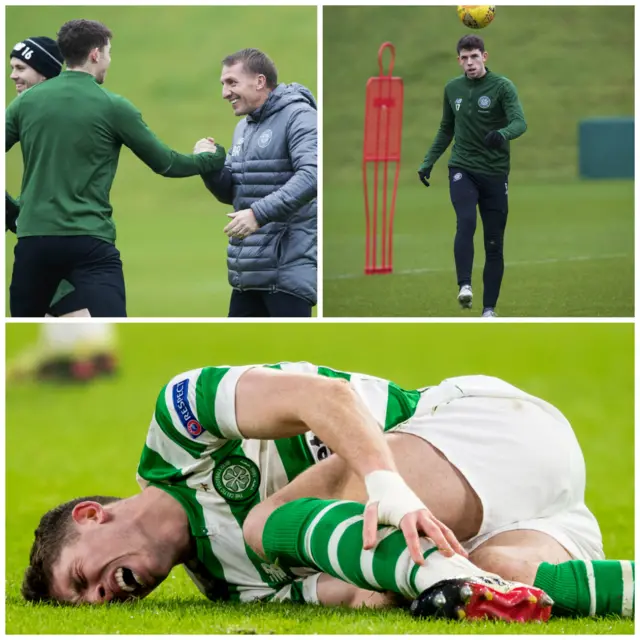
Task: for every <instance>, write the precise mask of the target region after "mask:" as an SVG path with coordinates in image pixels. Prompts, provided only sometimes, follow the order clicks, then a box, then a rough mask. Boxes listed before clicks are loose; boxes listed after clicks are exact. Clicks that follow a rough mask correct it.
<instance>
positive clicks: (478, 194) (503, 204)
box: [418, 35, 527, 317]
mask: <svg viewBox="0 0 640 640" xmlns="http://www.w3.org/2000/svg"><path fill="white" fill-rule="evenodd" d="M457 51H458V64H459V65H460V66H461V67H462V70H463V71H464V75H462V76H458V77H456V78H454V79H453V80H450V81H449V82H448V83H447V85H446V86H445V89H444V104H443V112H442V121H441V122H440V128H439V129H438V133H437V134H436V137H435V140H434V141H433V144H432V145H431V147H430V149H429V151H427V155H426V156H425V158H424V162H423V163H422V165H420V169H419V170H418V175H419V177H420V180H421V181H422V183H423V184H424V185H425V186H427V187H428V186H429V179H430V176H431V170H432V169H433V165H434V164H435V163H436V161H437V160H438V158H439V157H440V156H441V155H442V154H443V153H444V152H445V150H446V149H447V147H448V146H449V144H450V143H451V141H452V140H454V144H453V150H452V152H451V158H450V159H449V189H450V194H451V202H452V204H453V207H454V209H455V212H456V218H457V228H456V237H455V242H454V248H453V251H454V256H455V262H456V273H457V277H458V287H459V291H458V302H459V303H460V306H461V307H462V308H463V309H468V308H470V307H471V303H472V300H473V292H472V289H471V271H472V268H473V236H474V234H475V230H476V206H477V207H478V209H479V210H480V217H481V218H482V227H483V231H484V249H485V254H486V260H485V265H484V273H483V283H484V291H483V309H482V316H483V317H493V316H495V315H496V313H495V308H496V305H497V303H498V296H499V294H500V285H501V284H502V276H503V273H504V257H503V244H504V232H505V227H506V225H507V214H508V210H509V207H508V195H509V166H510V164H509V162H510V150H509V141H510V140H514V139H516V138H518V137H519V136H521V135H522V134H523V133H524V132H525V131H526V129H527V124H526V122H525V120H524V114H523V111H522V105H521V104H520V100H519V99H518V94H517V92H516V88H515V86H514V84H513V83H512V82H511V81H510V80H509V79H508V78H505V77H504V76H499V75H497V74H495V73H493V72H492V71H491V70H490V69H489V68H488V67H486V66H485V63H486V61H487V57H488V54H487V52H486V51H485V48H484V42H483V40H482V38H479V37H478V36H475V35H468V36H464V37H463V38H461V39H460V40H459V41H458V45H457Z"/></svg>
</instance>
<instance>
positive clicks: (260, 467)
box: [137, 362, 420, 602]
mask: <svg viewBox="0 0 640 640" xmlns="http://www.w3.org/2000/svg"><path fill="white" fill-rule="evenodd" d="M260 366H265V367H271V368H275V369H281V370H282V371H287V372H299V373H307V374H314V375H321V376H327V377H338V378H344V379H346V380H348V381H349V382H350V384H351V386H352V388H353V389H354V391H356V393H358V395H359V396H360V397H361V398H362V400H363V401H364V402H365V404H366V406H367V408H368V409H369V411H370V412H371V413H372V414H373V416H374V417H375V419H376V421H377V422H378V424H379V425H380V427H381V428H382V429H384V430H388V429H391V428H393V427H394V426H396V425H398V424H400V423H402V422H404V421H405V420H408V419H409V418H410V417H411V416H412V415H413V414H414V413H415V410H416V406H417V404H418V400H419V397H420V392H419V391H405V390H404V389H401V388H400V387H398V386H397V385H396V384H394V383H393V382H389V381H388V380H383V379H381V378H376V377H374V376H367V375H362V374H357V373H347V372H343V371H337V370H335V369H330V368H328V367H318V366H316V365H313V364H310V363H308V362H296V363H290V362H285V363H280V364H276V365H250V366H237V367H234V366H220V367H204V368H202V369H194V370H193V371H187V372H185V373H181V374H179V375H177V376H175V377H174V378H173V379H172V380H171V381H170V382H169V383H168V384H167V385H166V386H165V387H164V388H163V389H162V391H161V392H160V394H159V396H158V400H157V402H156V408H155V413H154V416H153V419H152V421H151V426H150V427H149V432H148V434H147V440H146V443H145V446H144V449H143V452H142V457H141V459H140V463H139V466H138V473H137V479H138V483H139V485H140V486H141V487H142V488H144V487H146V486H148V485H153V486H155V487H159V488H161V489H163V490H165V491H167V492H168V493H169V494H170V495H172V496H173V497H175V498H176V499H177V500H179V501H180V503H181V504H182V506H183V507H184V509H185V511H186V512H187V515H188V517H189V524H190V527H191V533H192V535H193V537H194V539H195V541H196V545H197V556H198V561H197V562H194V563H193V564H190V565H189V566H188V567H187V571H188V573H189V574H190V576H191V578H192V579H193V580H194V582H195V583H196V584H197V585H198V587H199V588H200V590H201V591H202V592H203V593H204V594H205V595H206V596H207V597H208V598H210V599H213V600H217V599H223V600H234V601H241V602H248V601H251V600H256V599H263V600H293V601H298V602H304V601H306V600H308V599H309V597H308V594H306V593H305V588H304V580H302V579H301V577H300V576H301V575H308V574H309V572H305V574H302V573H300V574H298V575H294V574H293V573H290V572H287V571H285V570H283V569H282V568H281V567H278V566H275V565H271V564H269V563H267V562H265V561H263V560H262V559H261V558H259V557H258V556H257V555H256V554H255V553H254V552H253V551H252V550H251V549H250V548H249V547H248V546H247V545H246V544H245V542H244V539H243V536H242V524H243V522H244V520H245V518H246V517H247V514H248V513H249V511H250V510H251V509H252V507H253V506H255V505H256V504H257V503H258V502H260V501H261V500H264V499H265V498H268V497H269V496H270V495H272V494H273V493H275V492H276V491H278V490H279V489H281V488H282V487H284V486H285V485H286V484H287V483H289V482H290V481H291V480H293V478H295V477H296V476H297V475H299V474H300V473H301V472H303V471H304V470H305V469H307V468H309V467H310V466H311V465H313V464H315V463H316V462H318V461H319V460H323V459H324V458H326V457H327V456H328V455H330V454H331V451H330V450H329V449H328V447H327V446H326V445H325V444H324V443H323V442H322V441H320V440H319V439H318V438H317V437H316V436H315V435H314V434H313V433H311V432H307V433H305V434H303V435H299V436H295V437H292V438H282V439H280V440H247V439H243V437H242V434H241V433H240V431H239V430H238V425H237V423H236V413H235V390H236V384H237V382H238V379H239V378H240V376H241V375H242V374H243V373H244V372H245V371H247V370H248V369H251V368H253V367H260ZM345 428H348V425H345Z"/></svg>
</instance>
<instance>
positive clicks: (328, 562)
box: [23, 362, 635, 621]
mask: <svg viewBox="0 0 640 640" xmlns="http://www.w3.org/2000/svg"><path fill="white" fill-rule="evenodd" d="M137 475H138V481H139V484H140V486H141V488H142V492H141V493H139V494H137V495H135V496H133V497H130V498H127V499H124V500H120V499H117V498H105V497H101V496H92V497H87V498H78V499H76V500H73V501H71V502H68V503H66V504H64V505H61V506H60V507H57V508H56V509H54V510H52V511H50V512H49V513H47V514H45V516H43V518H42V520H41V522H40V525H39V527H38V529H37V531H36V540H35V542H34V545H33V548H32V550H31V558H30V566H29V568H28V569H27V571H26V574H25V580H24V584H23V595H24V597H25V598H26V599H27V600H35V601H50V600H54V601H63V602H72V603H83V602H88V603H101V602H108V601H116V600H128V599H131V598H141V597H144V596H146V595H147V594H148V593H150V592H151V591H152V590H153V589H154V588H156V587H157V586H158V585H159V584H160V583H161V582H162V581H163V580H164V579H165V578H166V576H167V575H168V574H169V572H170V571H171V569H172V568H173V567H174V566H176V565H179V564H184V566H185V568H186V570H187V572H188V573H189V575H190V576H191V578H192V579H193V580H194V582H195V583H196V584H197V585H198V587H199V588H200V590H201V591H202V592H203V593H204V594H205V595H206V596H207V597H208V598H210V599H211V600H214V601H215V600H231V601H237V602H238V601H239V602H250V601H254V600H263V601H283V600H288V601H293V602H307V603H319V604H323V605H339V604H343V605H344V604H346V605H350V606H361V605H367V606H397V605H398V603H404V604H406V605H408V606H409V610H410V612H411V613H412V614H413V615H415V616H421V617H423V616H424V617H428V616H441V617H449V618H454V619H462V618H465V617H466V618H469V619H473V618H483V617H488V618H495V619H503V620H510V621H530V620H546V619H548V618H549V615H550V614H551V613H553V614H554V615H585V616H586V615H605V614H610V613H613V614H617V615H621V616H633V614H634V608H633V606H634V605H633V602H634V584H635V583H634V563H633V562H627V561H613V560H605V559H604V553H603V549H602V538H601V534H600V529H599V527H598V523H597V522H596V520H595V518H594V516H593V515H592V514H591V512H590V511H589V509H588V508H587V507H586V505H585V503H584V490H585V467H584V459H583V456H582V452H581V450H580V447H579V445H578V442H577V440H576V437H575V434H574V432H573V430H572V428H571V425H570V424H569V422H568V421H567V420H566V418H565V417H564V416H563V415H562V414H561V413H560V411H558V409H556V408H555V407H553V406H552V405H550V404H549V403H547V402H545V401H543V400H541V399H539V398H536V397H534V396H531V395H529V394H528V393H526V392H524V391H521V390H519V389H517V388H515V387H513V386H512V385H510V384H508V383H506V382H504V381H502V380H499V379H497V378H491V377H487V376H465V377H459V378H450V379H447V380H445V381H443V382H441V383H440V384H439V385H436V386H432V387H424V388H421V389H416V390H405V389H402V388H400V387H399V386H398V385H396V384H394V383H393V382H390V381H388V380H383V379H381V378H377V377H374V376H369V375H363V374H356V373H348V372H343V371H337V370H334V369H331V368H328V367H319V366H315V365H312V364H310V363H305V362H302V363H281V364H278V365H269V366H267V365H249V366H237V367H235V366H234V367H227V366H224V367H204V368H202V369H196V370H193V371H188V372H185V373H181V374H179V375H177V376H175V377H174V378H173V379H172V380H170V382H169V383H168V384H167V385H166V386H165V387H164V388H163V389H162V390H161V391H160V394H159V396H158V399H157V402H156V406H155V412H154V415H153V418H152V421H151V426H150V428H149V431H148V434H147V439H146V443H145V444H144V447H143V452H142V457H141V459H140V463H139V466H138V474H137ZM552 604H553V606H552Z"/></svg>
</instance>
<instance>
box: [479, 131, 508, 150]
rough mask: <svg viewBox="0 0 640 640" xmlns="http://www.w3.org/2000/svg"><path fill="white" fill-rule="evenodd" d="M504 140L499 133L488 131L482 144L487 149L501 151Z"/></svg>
mask: <svg viewBox="0 0 640 640" xmlns="http://www.w3.org/2000/svg"><path fill="white" fill-rule="evenodd" d="M505 140H506V138H505V137H504V136H503V135H502V134H501V133H500V132H499V131H489V133H487V135H486V136H485V137H484V144H485V146H486V147H489V149H501V148H502V146H503V145H504V143H505Z"/></svg>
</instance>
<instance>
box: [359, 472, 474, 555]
mask: <svg viewBox="0 0 640 640" xmlns="http://www.w3.org/2000/svg"><path fill="white" fill-rule="evenodd" d="M365 484H366V487H367V494H368V496H369V500H368V502H367V507H366V509H365V512H364V528H363V538H364V539H363V547H364V549H366V550H368V549H372V548H373V547H374V546H375V544H376V535H377V527H378V524H390V525H393V526H394V527H396V528H398V529H400V530H401V531H402V532H403V534H404V537H405V540H406V541H407V547H408V548H409V552H410V554H411V558H412V560H413V561H414V562H415V563H416V564H420V565H421V564H424V558H423V555H422V550H421V548H420V536H427V537H428V538H430V539H431V540H432V541H433V543H434V544H435V545H436V546H437V547H438V549H439V550H440V551H441V552H442V554H443V555H445V556H452V555H453V554H454V553H459V554H460V555H462V556H465V557H466V556H467V552H466V551H465V550H464V549H463V547H462V545H461V544H460V542H458V540H457V538H456V537H455V535H454V534H453V532H452V531H451V529H449V528H448V527H446V526H445V525H444V524H443V523H442V522H440V521H439V520H437V519H436V518H435V517H434V515H433V514H432V513H431V511H429V509H427V507H425V505H424V504H423V503H422V502H421V501H420V499H419V498H418V496H416V494H415V493H414V492H413V491H412V490H411V489H410V488H409V487H408V486H407V484H406V483H405V481H404V480H403V479H402V477H401V476H400V474H398V473H394V472H393V471H374V472H373V473H370V474H369V475H368V476H367V477H366V478H365Z"/></svg>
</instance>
